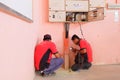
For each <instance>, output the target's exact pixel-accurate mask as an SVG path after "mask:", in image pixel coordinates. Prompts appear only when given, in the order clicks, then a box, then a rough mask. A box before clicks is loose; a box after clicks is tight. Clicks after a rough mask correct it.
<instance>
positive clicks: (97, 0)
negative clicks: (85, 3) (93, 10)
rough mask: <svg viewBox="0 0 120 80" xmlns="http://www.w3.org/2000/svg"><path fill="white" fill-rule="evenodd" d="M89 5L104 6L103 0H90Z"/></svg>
mask: <svg viewBox="0 0 120 80" xmlns="http://www.w3.org/2000/svg"><path fill="white" fill-rule="evenodd" d="M90 7H105V0H90Z"/></svg>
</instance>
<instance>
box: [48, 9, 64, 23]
mask: <svg viewBox="0 0 120 80" xmlns="http://www.w3.org/2000/svg"><path fill="white" fill-rule="evenodd" d="M49 21H50V22H65V21H66V12H62V11H60V12H55V11H50V12H49Z"/></svg>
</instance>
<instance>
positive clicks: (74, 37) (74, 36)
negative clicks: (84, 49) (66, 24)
mask: <svg viewBox="0 0 120 80" xmlns="http://www.w3.org/2000/svg"><path fill="white" fill-rule="evenodd" d="M75 39H79V40H80V38H79V37H78V36H77V35H76V34H74V35H73V36H72V38H71V40H75Z"/></svg>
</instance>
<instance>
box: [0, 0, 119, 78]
mask: <svg viewBox="0 0 120 80" xmlns="http://www.w3.org/2000/svg"><path fill="white" fill-rule="evenodd" d="M109 1H111V0H109ZM33 9H34V10H33V11H34V23H27V22H24V21H22V20H19V19H17V18H15V17H12V16H9V15H7V14H4V13H2V12H0V21H1V23H0V80H33V77H34V67H33V53H34V46H35V45H36V42H37V38H38V36H39V40H40V41H41V40H42V37H43V35H44V34H46V33H50V34H51V35H52V37H53V41H54V42H55V43H56V44H57V48H58V50H59V52H60V53H63V30H64V27H63V24H62V23H48V0H34V8H33ZM106 15H107V16H106V17H105V20H104V21H98V22H91V23H87V24H84V25H83V27H82V28H83V31H84V35H85V38H86V39H87V40H88V41H89V42H90V43H91V45H92V47H93V53H94V54H93V57H94V64H117V63H120V54H119V53H120V35H119V34H120V22H117V23H116V22H114V13H108V12H107V13H106ZM74 33H76V34H78V35H79V36H81V35H80V29H79V25H78V24H72V25H71V27H70V37H71V36H72V35H73V34H74Z"/></svg>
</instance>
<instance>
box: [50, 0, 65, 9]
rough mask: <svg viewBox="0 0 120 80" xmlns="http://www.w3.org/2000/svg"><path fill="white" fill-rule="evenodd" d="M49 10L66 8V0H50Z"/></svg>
mask: <svg viewBox="0 0 120 80" xmlns="http://www.w3.org/2000/svg"><path fill="white" fill-rule="evenodd" d="M49 10H65V1H64V0H49Z"/></svg>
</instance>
